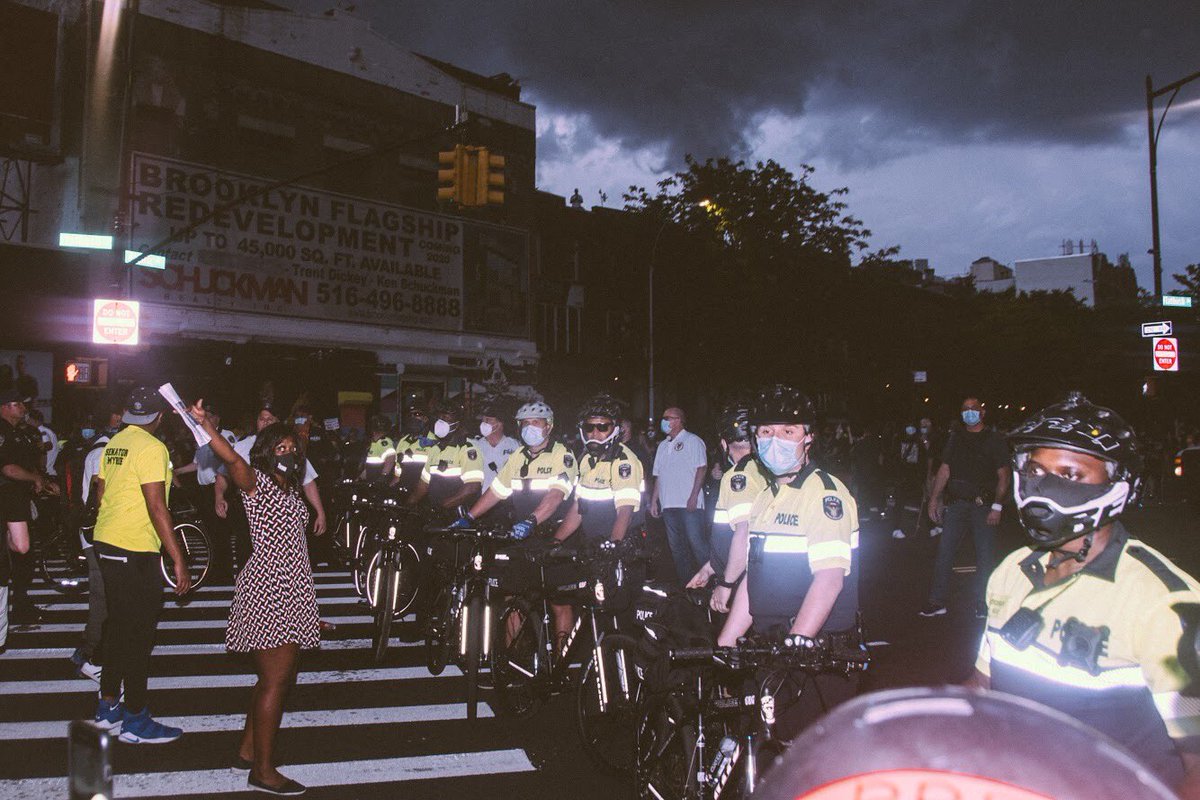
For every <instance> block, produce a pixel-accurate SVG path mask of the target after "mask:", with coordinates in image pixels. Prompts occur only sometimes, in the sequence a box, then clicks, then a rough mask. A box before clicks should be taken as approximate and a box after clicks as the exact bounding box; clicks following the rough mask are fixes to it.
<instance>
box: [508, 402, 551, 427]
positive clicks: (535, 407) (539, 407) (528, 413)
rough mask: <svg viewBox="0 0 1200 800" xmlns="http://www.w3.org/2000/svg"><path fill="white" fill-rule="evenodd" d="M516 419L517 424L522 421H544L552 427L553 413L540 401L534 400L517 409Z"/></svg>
mask: <svg viewBox="0 0 1200 800" xmlns="http://www.w3.org/2000/svg"><path fill="white" fill-rule="evenodd" d="M516 418H517V421H518V422H519V421H520V420H523V419H544V420H546V421H547V422H549V423H550V424H551V425H553V424H554V411H553V410H552V409H551V408H550V406H548V405H546V404H545V403H543V402H542V401H541V400H534V401H533V402H532V403H526V404H525V405H523V406H521V407H520V408H518V409H517V417H516Z"/></svg>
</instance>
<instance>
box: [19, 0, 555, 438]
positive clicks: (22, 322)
mask: <svg viewBox="0 0 1200 800" xmlns="http://www.w3.org/2000/svg"><path fill="white" fill-rule="evenodd" d="M0 5H4V6H8V7H9V8H10V9H12V10H15V11H16V12H17V13H18V14H20V15H21V19H22V20H23V22H22V24H23V25H26V26H27V27H30V28H32V27H36V26H39V25H40V26H42V27H43V28H47V29H49V30H50V31H52V32H53V40H54V43H55V50H54V52H55V59H54V62H53V70H54V72H55V75H56V79H55V80H54V81H52V82H50V83H49V86H50V87H51V88H52V91H53V97H52V98H50V101H49V102H50V104H51V106H52V107H53V109H54V114H53V117H54V119H53V120H52V121H51V124H50V126H49V129H48V131H47V134H46V135H45V136H44V137H43V139H42V140H39V141H35V139H36V138H37V136H36V135H32V136H31V135H30V133H29V132H28V130H25V129H22V127H21V126H20V125H16V126H11V125H10V126H8V127H4V128H0V131H2V132H3V133H4V134H5V137H6V139H5V141H4V142H0V148H2V150H0V156H3V160H4V164H5V170H6V172H5V175H6V176H7V175H8V174H9V173H12V172H13V171H14V170H15V171H16V173H18V174H20V175H21V176H23V177H26V178H27V179H26V180H25V181H24V184H23V185H18V183H17V182H15V181H11V180H8V178H7V177H6V179H5V184H4V193H5V196H7V197H10V198H11V197H15V196H16V195H17V194H20V198H19V199H20V200H21V202H20V203H14V202H10V203H8V204H7V205H6V206H5V207H6V208H7V207H8V206H19V207H20V208H22V209H23V213H21V214H19V215H15V216H14V215H12V214H10V215H9V217H8V218H7V219H8V221H9V222H10V224H7V225H5V226H4V228H3V230H4V233H5V236H4V239H5V241H4V242H3V243H0V270H2V271H3V274H4V275H5V276H7V277H8V278H9V279H10V280H11V281H13V284H12V285H13V286H14V287H15V289H16V291H10V292H7V293H6V295H5V300H4V303H5V306H6V309H5V310H6V312H7V314H6V319H7V320H8V322H9V324H8V327H11V328H12V330H11V331H9V332H7V333H6V336H5V338H6V341H8V342H11V343H13V347H14V348H16V349H21V350H26V351H30V352H50V353H52V354H53V359H54V365H55V366H54V369H55V373H56V376H57V377H56V379H55V383H56V386H57V388H58V389H59V390H60V395H59V397H60V399H61V400H62V403H63V404H64V405H65V406H67V407H68V410H75V407H76V406H83V405H86V401H87V400H88V396H87V395H86V394H84V395H79V394H78V393H73V390H74V388H76V387H71V386H65V385H63V380H62V376H61V374H59V373H61V371H62V368H63V365H64V364H65V363H67V362H68V361H70V362H77V361H78V362H85V361H89V360H90V361H92V362H95V363H97V364H103V365H104V370H103V372H104V374H105V376H106V379H105V381H104V386H98V385H93V386H91V387H89V388H90V389H92V390H93V391H94V390H97V389H103V390H106V391H109V392H112V393H117V392H118V391H119V390H120V389H121V387H123V386H125V385H127V384H129V383H132V382H136V381H141V380H150V379H158V378H162V379H164V380H165V379H168V378H169V379H172V380H175V381H177V382H183V383H184V384H185V385H186V384H193V385H194V390H195V391H207V390H208V389H207V387H210V386H214V385H215V388H216V391H218V392H219V393H226V394H228V395H230V396H229V397H228V398H227V401H228V403H229V404H232V405H235V406H238V407H241V408H248V407H250V406H252V405H253V404H254V403H255V402H257V401H258V399H260V398H261V397H262V396H264V394H266V393H268V392H269V393H272V394H274V395H275V396H276V400H277V402H279V403H283V404H286V403H288V402H290V401H291V399H292V398H294V397H296V396H299V395H300V394H306V395H307V396H308V399H309V401H310V402H311V403H314V404H316V405H319V406H320V412H319V413H322V414H324V415H325V416H332V415H333V414H334V413H335V412H337V413H340V414H342V415H343V416H344V417H345V416H346V415H349V416H351V417H353V418H354V419H355V421H360V420H361V418H362V416H363V415H364V413H365V410H364V408H363V406H364V405H366V406H369V407H370V408H371V410H383V411H385V412H395V411H397V410H398V406H397V402H398V399H399V398H401V397H404V396H406V395H410V394H421V395H441V394H445V393H453V392H457V391H462V390H463V389H464V388H468V387H470V386H471V385H472V382H473V381H475V380H478V379H480V378H482V377H483V376H486V375H488V374H494V373H495V370H496V368H497V365H499V364H506V365H511V366H512V367H515V368H516V369H528V368H529V367H530V366H532V365H534V364H536V360H537V348H536V345H535V343H534V341H533V337H532V335H531V328H530V317H529V310H530V309H529V300H528V280H529V273H530V265H531V262H532V260H533V258H534V256H535V251H536V246H535V244H534V242H533V240H532V238H531V222H530V220H531V215H532V213H533V210H534V208H535V206H536V203H535V192H534V159H535V109H534V107H533V106H531V105H529V104H528V103H524V102H522V101H521V99H520V87H519V86H517V85H516V84H515V82H514V81H512V80H511V79H510V78H508V77H507V76H504V75H499V76H494V77H487V76H481V75H476V74H474V73H471V72H468V71H466V70H463V69H460V68H457V67H454V66H453V65H449V64H445V63H443V62H440V61H438V60H436V59H434V58H431V57H427V56H422V55H419V54H417V53H414V52H411V51H410V50H408V49H406V48H405V47H402V46H400V45H398V44H396V43H393V42H390V41H388V40H387V39H385V38H383V37H382V36H380V35H379V34H377V33H376V32H375V31H374V30H372V29H371V28H370V26H369V25H367V24H366V23H365V22H363V21H362V20H359V19H357V18H355V17H354V16H352V15H347V14H343V13H340V12H335V13H332V14H328V15H318V16H310V15H304V14H297V13H293V12H291V11H287V10H284V9H281V8H278V7H274V6H272V5H271V4H270V3H266V2H256V3H246V2H232V0H227V1H224V2H209V1H208V0H141V2H140V3H138V4H135V5H136V8H137V13H133V12H131V11H128V10H127V11H124V12H122V13H120V14H118V15H116V16H115V17H112V18H110V17H109V16H107V15H105V14H104V13H103V6H102V5H101V4H91V3H88V4H73V3H61V2H57V1H56V0H19V2H16V1H15V0H2V2H0ZM113 5H114V6H115V5H118V4H113ZM0 36H6V37H8V38H12V39H19V38H20V37H21V36H22V32H20V31H14V30H11V29H10V31H9V32H8V34H0ZM28 69H29V70H30V71H31V74H32V73H34V72H36V73H37V74H38V75H43V76H44V73H45V70H46V66H45V64H32V63H31V64H29V66H28ZM19 77H20V76H17V78H18V79H19ZM45 84H46V82H44V81H43V86H45ZM44 91H45V89H44V88H43V92H44ZM39 100H40V101H41V102H43V104H44V103H45V102H46V101H45V98H39ZM5 112H6V109H0V119H3V120H8V121H11V120H12V119H15V118H17V116H18V115H17V114H9V115H8V116H4V114H5ZM24 127H25V128H26V129H27V128H28V127H29V126H28V125H26V126H24ZM456 144H469V145H475V146H484V147H488V148H490V150H491V152H492V153H493V154H497V155H502V156H504V158H505V162H506V163H505V165H504V176H505V203H504V204H503V206H500V207H492V208H479V209H474V208H472V209H463V208H460V207H457V206H454V207H450V206H446V205H439V203H438V201H437V199H436V198H437V187H438V174H437V170H438V159H437V154H438V152H439V151H440V150H445V149H448V148H451V147H453V146H454V145H456ZM18 216H19V223H18V222H16V221H15V220H16V218H17V217H18ZM0 219H6V218H5V217H2V216H0ZM62 232H79V233H87V234H107V235H112V236H113V237H114V245H113V249H112V250H111V251H103V252H87V251H79V250H72V249H62V248H60V247H58V244H59V234H60V233H62ZM126 250H128V251H131V252H132V253H135V254H141V253H153V254H154V255H161V256H163V257H164V260H165V266H161V265H160V266H159V267H150V266H147V265H146V264H144V263H143V264H137V265H134V266H126V264H125V261H126V260H127V259H125V258H122V254H123V253H124V252H125V251H126ZM147 263H149V262H148V261H147ZM96 298H110V299H117V300H123V301H136V302H138V303H139V304H140V336H139V343H138V344H137V345H136V346H118V345H97V344H94V343H93V341H92V338H93V337H92V335H91V334H92V332H93V319H92V314H93V310H94V300H95V299H96ZM100 372H101V371H100V370H99V369H97V370H96V371H95V373H94V374H96V375H99V374H100ZM93 384H95V381H93ZM189 388H191V387H189ZM235 395H236V396H235ZM364 398H369V403H368V402H366V400H365V399H364ZM350 407H353V408H350Z"/></svg>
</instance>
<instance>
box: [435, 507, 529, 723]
mask: <svg viewBox="0 0 1200 800" xmlns="http://www.w3.org/2000/svg"><path fill="white" fill-rule="evenodd" d="M511 530H512V526H511V525H510V524H508V523H479V522H475V523H474V524H473V525H472V526H471V527H453V526H451V527H436V528H428V529H427V533H429V534H431V536H432V538H431V539H430V541H429V543H428V545H427V547H426V551H425V552H426V555H427V556H428V557H429V560H428V564H429V567H428V571H429V576H428V579H427V585H428V586H430V587H431V589H432V595H431V599H430V602H429V604H428V605H427V607H426V608H427V614H426V619H425V658H426V662H427V664H428V666H429V671H430V673H432V674H434V675H440V674H441V673H442V671H443V670H444V669H445V668H446V664H447V663H448V662H450V661H453V662H454V663H455V664H456V665H458V667H459V668H460V669H462V671H463V674H464V675H465V676H466V679H467V719H475V718H476V716H477V711H478V706H479V669H480V666H481V665H483V664H485V663H487V660H489V659H490V658H491V645H492V637H493V635H494V626H493V624H492V619H493V613H492V612H493V609H492V602H491V596H492V586H491V581H490V580H489V576H490V573H491V571H492V565H493V563H494V561H495V558H496V551H497V550H499V549H500V548H501V547H504V546H505V545H507V544H509V543H511V542H513V541H514V539H513V537H512V533H511Z"/></svg>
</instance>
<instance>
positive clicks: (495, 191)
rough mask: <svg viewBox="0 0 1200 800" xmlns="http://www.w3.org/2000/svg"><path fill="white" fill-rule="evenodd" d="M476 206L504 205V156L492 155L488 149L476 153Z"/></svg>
mask: <svg viewBox="0 0 1200 800" xmlns="http://www.w3.org/2000/svg"><path fill="white" fill-rule="evenodd" d="M475 158H476V161H475V165H476V166H475V180H476V189H475V204H476V205H480V206H484V205H496V206H499V205H504V156H496V155H492V153H491V151H489V150H488V148H486V147H480V148H477V149H476V151H475Z"/></svg>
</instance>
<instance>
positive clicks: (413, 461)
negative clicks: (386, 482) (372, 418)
mask: <svg viewBox="0 0 1200 800" xmlns="http://www.w3.org/2000/svg"><path fill="white" fill-rule="evenodd" d="M425 408H426V406H425V403H424V401H422V400H421V399H420V398H412V399H411V400H410V401H409V406H408V408H407V409H406V410H405V413H404V423H403V425H402V426H401V436H400V438H399V439H397V440H396V468H395V470H394V474H393V476H392V486H399V487H400V488H401V489H403V490H404V491H406V492H411V491H413V490H414V489H416V488H417V484H418V483H420V482H421V472H422V471H423V470H424V469H425V462H426V461H428V460H429V448H431V447H433V445H434V444H435V443H436V442H437V439H436V438H434V437H433V436H432V435H431V434H432V432H431V431H430V430H429V413H428V412H427V411H426V410H425Z"/></svg>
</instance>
